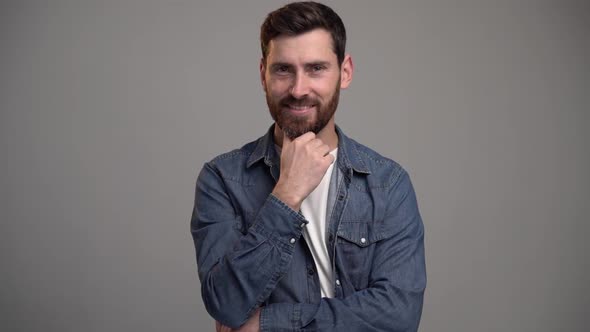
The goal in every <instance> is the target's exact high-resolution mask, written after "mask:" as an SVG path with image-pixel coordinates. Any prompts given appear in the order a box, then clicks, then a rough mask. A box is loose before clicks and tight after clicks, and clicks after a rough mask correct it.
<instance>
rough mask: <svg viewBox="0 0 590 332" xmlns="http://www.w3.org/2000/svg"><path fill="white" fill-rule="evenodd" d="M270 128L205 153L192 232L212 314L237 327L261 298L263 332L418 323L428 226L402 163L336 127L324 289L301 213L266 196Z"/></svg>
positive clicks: (273, 159)
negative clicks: (330, 276)
mask: <svg viewBox="0 0 590 332" xmlns="http://www.w3.org/2000/svg"><path fill="white" fill-rule="evenodd" d="M273 130H274V128H273V127H272V126H271V128H270V129H269V131H268V132H267V134H266V135H265V136H263V137H261V138H259V139H258V140H256V141H254V142H251V143H248V144H246V145H244V146H243V147H242V148H240V149H237V150H233V151H231V152H228V153H225V154H222V155H220V156H218V157H216V158H215V159H213V160H212V161H210V162H208V163H206V164H205V165H204V167H203V169H202V170H201V173H200V174H199V177H198V179H197V184H196V193H195V205H194V210H193V215H192V220H191V233H192V236H193V240H194V244H195V249H196V256H197V266H198V273H199V279H200V281H201V295H202V298H203V302H204V304H205V308H206V309H207V311H208V312H209V314H210V315H211V316H212V317H213V318H214V319H215V320H217V321H219V322H221V323H222V324H224V325H227V326H230V327H233V328H237V327H239V326H240V325H242V324H243V323H245V322H246V321H247V320H248V318H249V317H250V315H251V314H252V313H253V312H254V311H255V310H256V309H257V308H259V307H261V314H260V330H261V331H417V329H418V324H419V322H420V316H421V313H422V303H423V297H424V290H425V287H426V267H425V261H424V228H423V224H422V220H421V218H420V214H419V212H418V206H417V202H416V196H415V193H414V189H413V187H412V184H411V182H410V178H409V176H408V174H407V173H406V171H405V170H404V169H402V167H401V166H400V165H399V164H397V163H396V162H394V161H392V160H390V159H387V158H385V157H382V156H380V155H379V154H377V153H376V152H374V151H373V150H371V149H369V148H367V147H365V146H363V145H361V144H359V143H357V142H356V141H354V140H352V139H350V138H348V137H346V136H345V135H344V134H343V133H342V131H341V130H340V128H338V127H336V131H337V134H338V138H339V139H338V158H337V164H336V165H335V166H336V167H334V172H333V176H332V181H331V189H330V193H329V195H328V207H329V208H328V217H327V219H326V220H327V229H326V236H327V243H328V252H329V253H330V256H331V257H330V259H331V262H332V267H333V273H334V284H333V287H334V290H335V292H334V294H335V295H334V298H322V297H321V295H320V284H319V278H318V276H317V271H316V267H315V264H314V261H313V258H312V255H311V253H310V251H309V248H308V246H307V244H306V243H305V240H304V238H303V236H302V230H303V228H304V227H305V226H306V224H307V221H306V220H305V218H304V216H303V215H302V214H301V213H299V212H297V211H294V210H293V209H291V208H290V207H289V206H287V205H286V204H285V203H283V202H282V201H281V200H279V199H278V198H277V197H275V196H274V195H272V194H271V191H272V190H273V188H274V186H275V184H276V182H277V180H278V179H279V171H280V164H279V162H280V156H279V155H278V154H277V152H276V151H275V148H274V142H273Z"/></svg>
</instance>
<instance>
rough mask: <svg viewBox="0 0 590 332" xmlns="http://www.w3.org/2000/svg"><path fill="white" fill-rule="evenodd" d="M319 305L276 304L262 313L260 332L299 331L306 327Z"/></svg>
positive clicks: (266, 307)
mask: <svg viewBox="0 0 590 332" xmlns="http://www.w3.org/2000/svg"><path fill="white" fill-rule="evenodd" d="M317 309H318V305H316V304H309V303H274V304H269V305H267V306H265V307H263V308H262V310H261V311H260V332H269V331H273V332H275V331H297V330H300V329H302V328H304V327H306V326H307V325H308V324H309V323H310V322H311V321H312V319H313V316H314V315H315V313H316V312H317Z"/></svg>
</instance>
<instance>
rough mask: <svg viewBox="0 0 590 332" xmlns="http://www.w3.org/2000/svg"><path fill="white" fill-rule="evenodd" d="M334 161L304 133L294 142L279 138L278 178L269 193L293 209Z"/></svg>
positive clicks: (311, 135) (317, 141)
mask: <svg viewBox="0 0 590 332" xmlns="http://www.w3.org/2000/svg"><path fill="white" fill-rule="evenodd" d="M333 162H334V156H332V155H331V154H330V147H329V146H328V145H327V144H324V142H322V140H320V139H319V138H317V137H316V136H315V134H314V133H312V132H307V133H305V134H303V135H301V136H299V137H297V138H296V139H294V140H292V141H291V140H290V139H289V138H288V137H287V135H283V148H282V151H281V176H280V177H279V180H278V181H277V184H276V186H275V188H274V190H273V191H272V193H273V195H275V196H276V197H277V198H279V199H280V200H281V201H283V202H285V204H287V205H289V207H291V208H292V209H293V210H295V211H299V208H300V207H301V202H303V200H304V199H305V198H306V197H307V196H308V195H309V194H310V193H311V192H312V191H313V190H314V189H315V188H316V187H317V186H318V185H319V184H320V182H321V181H322V178H323V177H324V174H326V171H327V170H328V167H330V165H331V164H332V163H333Z"/></svg>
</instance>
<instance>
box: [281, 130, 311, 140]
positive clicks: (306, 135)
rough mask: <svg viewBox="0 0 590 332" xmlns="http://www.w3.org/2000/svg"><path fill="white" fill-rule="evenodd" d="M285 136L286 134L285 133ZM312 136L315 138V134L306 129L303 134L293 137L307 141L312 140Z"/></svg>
mask: <svg viewBox="0 0 590 332" xmlns="http://www.w3.org/2000/svg"><path fill="white" fill-rule="evenodd" d="M285 136H287V135H285ZM314 138H315V134H314V133H313V132H312V131H308V132H306V133H305V134H303V135H301V136H299V137H297V138H296V139H294V141H298V142H309V141H311V140H313V139H314Z"/></svg>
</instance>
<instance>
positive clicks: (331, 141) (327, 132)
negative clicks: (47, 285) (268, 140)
mask: <svg viewBox="0 0 590 332" xmlns="http://www.w3.org/2000/svg"><path fill="white" fill-rule="evenodd" d="M283 135H284V133H283V131H282V130H281V128H279V126H277V125H276V123H275V128H274V141H275V144H276V145H278V146H280V147H281V148H282V147H283ZM316 137H317V138H319V139H321V140H322V142H324V143H325V144H328V146H329V147H330V151H331V150H334V149H336V148H337V147H338V134H336V125H335V124H334V118H333V117H332V119H330V121H328V123H327V124H326V126H325V127H324V128H323V129H322V130H321V131H320V132H319V133H317V135H316Z"/></svg>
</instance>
